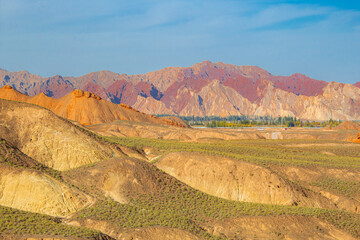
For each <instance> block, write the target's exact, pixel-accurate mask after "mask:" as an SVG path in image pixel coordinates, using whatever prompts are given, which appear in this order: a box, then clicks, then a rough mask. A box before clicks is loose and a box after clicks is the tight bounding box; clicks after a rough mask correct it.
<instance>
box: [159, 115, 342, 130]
mask: <svg viewBox="0 0 360 240" xmlns="http://www.w3.org/2000/svg"><path fill="white" fill-rule="evenodd" d="M158 116H159V117H165V116H170V115H158ZM177 117H179V118H181V119H182V120H184V121H185V122H186V123H188V124H189V125H190V126H199V127H208V128H216V127H226V128H239V127H260V126H264V127H326V126H328V127H336V126H337V125H339V124H340V123H341V122H342V121H341V120H333V119H329V120H328V121H321V122H320V121H309V120H301V119H299V118H296V117H290V116H287V117H272V116H246V115H241V116H227V117H219V116H205V117H199V116H177Z"/></svg>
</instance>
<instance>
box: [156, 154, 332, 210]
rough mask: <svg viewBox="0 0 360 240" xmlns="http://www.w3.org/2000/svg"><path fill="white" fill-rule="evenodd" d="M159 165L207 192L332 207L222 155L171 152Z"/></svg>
mask: <svg viewBox="0 0 360 240" xmlns="http://www.w3.org/2000/svg"><path fill="white" fill-rule="evenodd" d="M156 166H157V167H158V168H160V169H161V170H163V171H165V172H166V173H168V174H170V175H172V176H174V177H176V178H177V179H179V180H180V181H183V182H184V183H186V184H188V185H190V186H192V187H194V188H196V189H198V190H200V191H203V192H205V193H208V194H211V195H214V196H217V197H221V198H225V199H230V200H236V201H245V202H257V203H267V204H282V205H295V206H297V205H299V206H308V207H326V208H333V207H334V205H333V204H332V203H331V202H330V201H329V200H327V199H326V198H324V197H321V196H320V195H318V194H315V193H313V192H311V191H308V190H305V189H302V188H301V187H299V186H296V185H294V184H292V183H290V182H288V181H286V180H284V179H282V178H281V177H279V176H278V175H276V174H274V173H272V172H271V171H270V170H268V169H266V168H264V167H261V166H257V165H253V164H250V163H245V162H240V161H236V160H232V159H227V158H224V157H219V156H210V155H206V154H199V153H183V152H182V153H170V154H168V155H166V156H165V157H163V158H162V159H160V160H159V161H158V162H157V163H156Z"/></svg>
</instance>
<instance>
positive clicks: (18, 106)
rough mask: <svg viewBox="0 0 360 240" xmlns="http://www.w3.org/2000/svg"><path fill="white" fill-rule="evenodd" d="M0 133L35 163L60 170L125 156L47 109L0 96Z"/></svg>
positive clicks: (120, 151)
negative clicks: (0, 97)
mask: <svg viewBox="0 0 360 240" xmlns="http://www.w3.org/2000/svg"><path fill="white" fill-rule="evenodd" d="M0 136H2V138H4V139H5V140H6V141H8V142H10V143H11V144H13V145H14V146H16V147H17V148H19V149H20V150H21V151H22V152H23V153H25V154H26V155H28V156H30V157H31V158H33V159H34V160H36V161H37V162H39V163H42V164H44V165H45V166H47V167H50V168H53V169H56V170H61V171H63V170H68V169H72V168H77V167H80V166H83V165H86V164H90V163H94V162H99V161H102V160H105V159H108V158H111V157H113V156H125V155H126V154H124V153H123V151H122V150H120V149H117V148H116V147H114V146H111V145H110V146H109V145H108V144H106V143H104V142H101V141H100V140H99V139H97V138H96V137H94V136H92V135H91V134H90V133H89V132H87V131H85V130H84V129H82V128H80V127H77V126H75V125H73V124H71V123H70V122H69V121H67V120H65V119H62V118H60V117H58V116H56V115H55V114H53V113H52V112H50V111H49V110H47V109H44V108H41V107H39V106H36V105H30V104H27V103H19V102H14V101H8V100H3V99H0Z"/></svg>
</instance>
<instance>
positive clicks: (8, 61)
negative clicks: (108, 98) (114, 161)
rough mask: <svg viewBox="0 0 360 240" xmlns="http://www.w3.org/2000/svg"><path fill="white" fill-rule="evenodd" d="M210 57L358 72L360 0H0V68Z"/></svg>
mask: <svg viewBox="0 0 360 240" xmlns="http://www.w3.org/2000/svg"><path fill="white" fill-rule="evenodd" d="M205 60H210V61H212V62H224V63H229V64H235V65H255V66H259V67H261V68H264V69H265V70H267V71H269V72H270V73H272V74H274V75H291V74H293V73H303V74H306V75H307V76H309V77H312V78H315V79H319V80H325V81H328V82H330V81H337V82H344V83H355V82H359V81H360V1H358V0H354V1H347V0H337V1H335V0H327V1H326V0H313V1H310V0H304V1H300V0H287V1H285V0H284V1H282V0H132V1H123V0H103V1H98V0H97V1H94V0H62V1H58V0H0V68H3V69H6V70H9V71H20V70H27V71H29V72H31V73H33V74H36V75H40V76H42V77H49V76H53V75H56V74H60V75H62V76H81V75H84V74H86V73H89V72H94V71H100V70H110V71H113V72H117V73H127V74H138V73H146V72H150V71H156V70H159V69H162V68H164V67H169V66H176V67H177V66H179V67H187V66H191V65H193V64H195V63H197V62H202V61H205Z"/></svg>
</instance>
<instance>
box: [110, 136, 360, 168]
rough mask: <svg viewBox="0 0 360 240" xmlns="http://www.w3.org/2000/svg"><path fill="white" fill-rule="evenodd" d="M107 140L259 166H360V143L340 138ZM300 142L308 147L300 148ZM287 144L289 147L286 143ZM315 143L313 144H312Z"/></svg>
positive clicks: (125, 144) (129, 145)
mask: <svg viewBox="0 0 360 240" xmlns="http://www.w3.org/2000/svg"><path fill="white" fill-rule="evenodd" d="M105 139H106V140H107V141H110V142H113V143H118V144H121V145H124V146H128V147H132V148H138V149H142V148H143V147H151V148H154V149H157V150H161V151H162V152H163V153H166V152H175V151H185V152H200V153H202V152H203V153H208V154H214V155H220V156H224V157H230V158H234V159H238V160H241V161H247V162H252V163H255V164H259V165H268V164H278V165H294V166H322V167H349V168H354V167H355V168H357V167H360V156H359V152H360V145H359V146H357V145H354V144H350V143H344V142H340V141H324V140H259V139H257V140H233V141H216V140H214V141H211V142H209V143H193V142H181V141H178V140H163V139H145V138H131V137H127V138H119V137H105ZM298 144H307V145H309V147H301V148H298V147H296V145H298ZM284 145H288V146H286V147H285V146H284ZM312 145H314V146H312ZM319 145H320V146H319ZM333 145H339V146H337V147H336V149H335V152H336V153H335V154H336V155H333V156H332V155H328V154H324V153H323V151H329V152H332V151H334V146H333Z"/></svg>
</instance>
